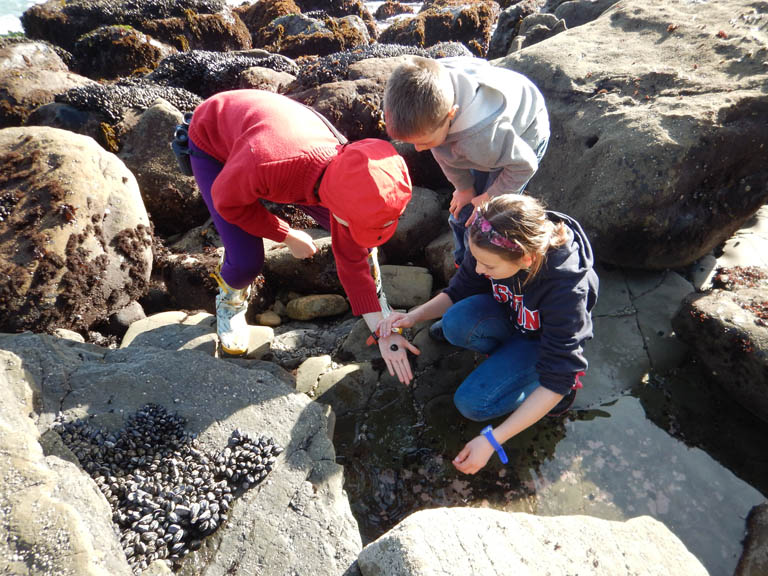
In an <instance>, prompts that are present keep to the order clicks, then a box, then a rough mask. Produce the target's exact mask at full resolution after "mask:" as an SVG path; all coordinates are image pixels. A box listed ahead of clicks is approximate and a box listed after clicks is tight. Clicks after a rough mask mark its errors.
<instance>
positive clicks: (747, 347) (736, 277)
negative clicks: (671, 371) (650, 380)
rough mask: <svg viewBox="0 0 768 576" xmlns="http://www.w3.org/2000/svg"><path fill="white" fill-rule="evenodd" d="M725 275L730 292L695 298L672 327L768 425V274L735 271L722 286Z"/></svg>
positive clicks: (688, 300) (687, 301) (715, 375)
mask: <svg viewBox="0 0 768 576" xmlns="http://www.w3.org/2000/svg"><path fill="white" fill-rule="evenodd" d="M723 276H727V280H725V281H728V282H731V284H730V285H728V288H729V289H726V290H724V289H715V290H712V291H710V292H706V293H704V294H692V295H691V296H689V297H688V298H686V299H685V300H684V301H683V303H682V305H681V306H680V310H679V311H678V313H677V315H676V316H675V318H674V319H673V322H672V325H673V327H674V329H675V332H676V333H677V334H678V336H679V337H680V339H681V340H683V341H684V342H685V343H687V344H688V345H689V346H690V347H691V349H692V350H693V351H694V353H695V354H696V355H697V356H698V357H699V358H700V359H701V361H702V362H703V363H704V365H705V366H707V368H709V369H710V370H711V371H712V377H713V379H714V380H715V381H717V382H719V383H720V384H721V386H722V387H723V388H724V389H725V390H726V391H727V392H728V393H729V394H730V395H731V396H733V398H734V399H735V400H736V401H737V402H739V403H740V404H741V405H742V406H743V407H744V408H746V409H747V410H749V411H750V412H752V413H753V414H755V415H756V416H757V417H759V418H761V419H762V420H763V421H765V422H768V270H766V269H757V268H754V269H732V270H730V271H729V272H723V273H721V275H720V280H719V281H720V282H721V285H722V282H723V281H724V279H723ZM715 280H716V281H718V278H717V277H716V278H715Z"/></svg>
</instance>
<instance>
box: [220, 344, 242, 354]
mask: <svg viewBox="0 0 768 576" xmlns="http://www.w3.org/2000/svg"><path fill="white" fill-rule="evenodd" d="M221 351H222V352H224V353H225V354H226V355H227V356H244V355H245V354H246V353H247V352H248V349H247V348H246V349H245V350H231V349H230V348H227V347H226V346H224V345H222V346H221Z"/></svg>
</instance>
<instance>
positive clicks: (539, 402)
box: [453, 386, 563, 474]
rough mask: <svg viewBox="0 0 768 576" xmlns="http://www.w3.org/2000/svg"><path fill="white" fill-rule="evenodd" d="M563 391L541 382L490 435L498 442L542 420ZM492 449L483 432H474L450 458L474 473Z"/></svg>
mask: <svg viewBox="0 0 768 576" xmlns="http://www.w3.org/2000/svg"><path fill="white" fill-rule="evenodd" d="M562 397H563V394H557V393H556V392H552V391H551V390H548V389H547V388H544V387H543V386H539V387H538V388H536V389H535V390H534V391H533V392H532V393H531V395H530V396H528V398H526V399H525V400H524V401H523V403H522V404H520V407H519V408H518V409H517V410H515V411H514V412H512V414H510V415H509V416H507V419H506V420H504V422H502V423H501V424H500V425H499V426H498V427H496V428H494V429H493V436H494V438H496V441H497V442H498V443H499V444H504V442H506V441H507V440H509V439H510V438H512V437H513V436H516V435H517V434H519V433H520V432H522V431H523V430H525V429H526V428H528V427H529V426H532V425H533V424H535V423H536V422H538V421H539V420H541V419H542V418H543V417H544V416H545V415H546V414H547V413H548V412H549V411H550V410H552V408H554V407H555V406H556V405H557V403H558V402H559V401H560V399H561V398H562ZM493 453H494V449H493V446H491V444H490V442H488V439H487V438H486V437H485V436H482V435H481V436H476V437H475V438H473V439H472V440H470V441H469V442H467V444H466V445H465V446H464V448H463V449H462V450H461V452H459V454H458V456H456V458H454V459H453V465H454V466H455V467H456V469H457V470H459V471H460V472H464V473H465V474H474V473H475V472H478V471H479V470H481V469H482V468H483V466H485V465H486V464H487V463H488V460H489V459H490V457H491V456H493Z"/></svg>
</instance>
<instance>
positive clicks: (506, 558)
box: [358, 508, 707, 576]
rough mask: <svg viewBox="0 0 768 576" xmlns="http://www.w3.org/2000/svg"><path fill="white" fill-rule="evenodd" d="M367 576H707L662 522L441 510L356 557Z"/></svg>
mask: <svg viewBox="0 0 768 576" xmlns="http://www.w3.org/2000/svg"><path fill="white" fill-rule="evenodd" d="M358 565H359V567H360V572H361V574H362V576H379V575H384V574H398V575H399V576H409V575H413V576H416V575H419V576H431V575H438V574H440V575H441V576H452V575H456V576H458V575H465V574H486V575H499V576H502V575H508V574H520V575H529V574H530V575H533V574H582V575H594V576H598V575H606V576H608V575H611V576H612V575H615V574H619V573H625V574H634V573H637V574H644V575H646V576H666V575H667V574H686V575H687V576H706V575H707V571H706V569H705V568H704V567H703V566H702V565H701V563H700V562H699V561H698V560H697V559H696V557H694V556H693V554H691V553H690V552H688V550H687V549H686V547H685V545H683V543H682V542H681V541H680V540H679V539H678V538H677V537H676V536H675V535H674V534H673V533H672V532H670V531H669V529H668V528H667V527H666V526H664V524H662V523H661V522H659V521H657V520H654V519H653V518H651V517H649V516H641V517H638V518H632V519H630V520H627V521H626V522H612V521H608V520H600V519H598V518H592V517H589V516H558V517H546V516H534V515H531V514H525V513H522V512H518V513H507V512H501V511H498V510H488V509H482V508H450V509H447V508H438V509H433V510H422V511H419V512H416V513H414V514H412V515H410V516H408V517H407V518H406V519H405V520H403V521H402V522H401V523H400V524H398V525H397V526H396V527H395V528H394V529H392V530H390V531H389V532H388V533H386V534H384V535H383V536H382V537H381V538H379V539H378V540H376V541H375V542H372V543H371V544H368V545H367V546H366V547H365V548H363V551H362V552H361V553H360V556H359V557H358Z"/></svg>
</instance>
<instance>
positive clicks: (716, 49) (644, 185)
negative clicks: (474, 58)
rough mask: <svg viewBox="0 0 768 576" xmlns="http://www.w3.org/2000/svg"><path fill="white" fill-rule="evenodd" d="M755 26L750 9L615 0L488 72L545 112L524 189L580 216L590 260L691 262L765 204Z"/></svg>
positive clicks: (678, 0)
mask: <svg viewBox="0 0 768 576" xmlns="http://www.w3.org/2000/svg"><path fill="white" fill-rule="evenodd" d="M759 19H760V15H759V14H756V13H755V12H754V8H753V3H752V2H750V1H749V0H728V1H723V2H704V3H699V2H697V3H692V2H687V1H685V0H674V1H667V0H649V1H647V2H642V3H637V2H620V3H618V4H616V5H614V6H613V7H611V8H610V9H608V11H606V12H605V13H604V14H603V15H602V16H600V17H599V18H598V19H597V20H594V21H593V22H590V23H589V24H585V25H584V26H580V27H578V28H576V29H573V30H568V31H567V32H564V33H561V34H559V35H558V36H556V37H554V38H551V39H549V40H547V41H546V42H542V43H540V44H537V45H536V46H533V47H530V48H528V49H526V50H523V51H522V52H520V53H519V54H515V55H513V56H509V57H507V58H505V59H503V60H500V61H497V62H496V63H497V64H499V65H501V66H504V67H509V68H512V69H515V70H517V71H519V72H522V73H524V74H526V75H527V76H528V77H530V78H531V79H532V80H533V81H534V82H535V83H536V84H537V85H538V86H539V88H540V89H541V90H542V92H543V94H544V96H545V97H546V99H547V102H548V107H549V111H550V119H551V125H552V139H551V141H550V146H549V150H548V151H547V154H546V156H545V157H544V160H543V161H542V164H541V167H540V169H539V171H538V173H537V174H536V175H535V176H534V178H533V180H532V181H531V184H530V186H529V188H528V191H529V193H530V194H532V195H535V196H539V197H543V198H544V199H545V200H547V201H548V203H549V205H550V206H552V207H556V208H557V209H558V210H561V211H563V212H566V213H568V214H571V215H572V216H574V217H576V218H577V219H579V220H580V221H581V222H582V224H583V225H584V226H585V228H586V229H587V232H588V233H589V235H590V239H591V241H592V244H593V246H594V248H595V251H596V254H597V257H598V258H599V259H601V260H603V261H606V262H610V263H615V264H619V265H622V266H631V267H640V268H650V269H662V268H666V267H677V266H682V265H686V264H689V263H692V262H694V261H695V260H697V259H698V258H699V257H701V256H702V255H704V254H706V253H708V252H709V251H710V250H711V249H712V248H713V247H715V246H716V245H718V244H719V243H720V242H722V241H724V240H725V239H727V238H728V237H729V236H730V235H731V234H732V233H733V232H734V231H735V230H737V229H738V228H739V227H740V226H741V225H742V224H743V223H744V222H745V221H746V220H747V219H748V218H749V217H750V216H751V215H752V214H753V213H754V212H755V211H756V210H757V209H758V208H759V207H760V206H761V205H762V204H764V203H765V202H766V200H768V177H767V176H768V162H767V161H766V158H768V156H767V155H768V129H767V128H768V105H767V104H768V97H767V96H766V93H765V90H764V87H765V85H766V82H768V69H767V68H766V67H765V66H764V63H763V61H764V60H765V57H764V55H765V32H764V30H761V29H760V28H759V26H758V23H759Z"/></svg>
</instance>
